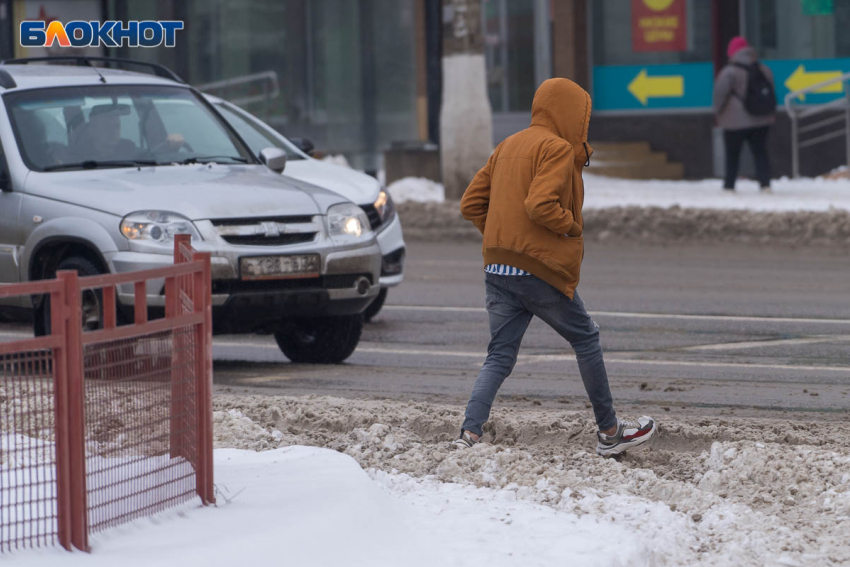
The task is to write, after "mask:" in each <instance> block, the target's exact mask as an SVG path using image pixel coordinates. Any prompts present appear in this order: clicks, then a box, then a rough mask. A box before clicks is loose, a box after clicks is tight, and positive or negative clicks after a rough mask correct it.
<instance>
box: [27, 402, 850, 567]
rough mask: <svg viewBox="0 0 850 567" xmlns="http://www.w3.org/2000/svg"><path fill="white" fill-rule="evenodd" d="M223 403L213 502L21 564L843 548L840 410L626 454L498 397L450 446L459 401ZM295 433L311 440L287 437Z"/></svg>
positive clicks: (697, 558) (686, 426) (688, 431)
mask: <svg viewBox="0 0 850 567" xmlns="http://www.w3.org/2000/svg"><path fill="white" fill-rule="evenodd" d="M214 403H215V406H216V408H215V409H216V411H215V413H214V421H215V430H214V431H215V438H216V444H217V446H219V447H221V446H223V445H232V446H234V447H236V448H235V449H224V448H220V449H217V450H216V452H215V459H216V486H217V489H218V505H217V507H209V508H204V509H201V508H198V507H197V506H196V505H187V506H184V507H182V508H180V509H178V510H176V511H172V512H169V513H166V514H165V515H160V516H158V517H155V518H152V519H145V520H140V521H137V522H135V523H134V524H130V525H126V526H123V527H120V528H116V529H113V530H108V531H106V532H103V533H100V534H97V535H96V536H95V537H94V538H93V542H92V543H93V551H94V553H93V554H92V555H90V556H87V555H85V554H80V553H76V554H66V553H64V552H61V551H58V550H47V551H35V552H31V551H25V552H20V553H16V554H15V555H13V556H11V557H12V558H13V560H14V561H15V564H16V565H21V566H23V567H29V566H41V565H55V564H57V563H59V560H60V559H61V560H62V562H61V563H63V564H64V563H68V564H72V563H74V562H80V563H82V562H85V563H86V565H94V566H95V567H97V566H98V565H101V564H102V565H104V566H105V565H116V564H120V565H128V566H130V567H132V566H134V565H150V564H157V565H159V564H161V565H184V564H186V563H191V564H195V563H198V564H204V565H232V564H236V563H239V564H242V563H245V564H251V565H258V566H262V565H277V564H280V563H281V562H282V561H284V562H285V563H286V564H292V565H311V566H324V565H370V566H372V565H375V566H383V565H388V566H389V565H393V566H395V565H447V566H452V565H457V566H466V565H469V564H482V565H488V566H492V567H502V566H508V565H522V566H525V565H600V566H601V565H614V566H622V567H626V566H629V567H632V566H633V567H663V566H674V565H694V566H724V567H725V566H733V567H734V566H739V565H740V566H744V565H770V566H774V565H775V566H779V565H782V566H813V567H814V566H818V567H820V566H834V565H841V564H847V563H848V562H850V549H849V548H848V547H847V545H846V542H847V539H848V537H850V524H848V520H850V435H848V433H850V424H847V423H844V422H833V423H800V422H795V423H794V424H789V423H786V422H776V421H769V420H743V419H716V420H710V419H702V420H700V421H699V422H695V421H687V422H677V421H675V420H673V419H668V420H664V421H662V422H661V423H660V424H659V432H658V437H657V439H656V440H655V441H654V443H653V445H652V446H651V447H649V448H647V449H645V450H643V451H635V452H633V453H630V454H628V455H626V456H625V457H624V458H622V459H621V460H620V461H619V462H618V461H615V460H611V459H601V458H599V457H598V456H596V455H595V454H594V453H593V452H592V447H593V433H594V427H593V424H592V420H591V416H590V412H589V411H587V412H570V411H563V410H548V409H527V410H515V409H511V408H500V409H498V410H497V411H495V412H494V415H493V418H492V419H491V421H490V422H489V423H488V425H487V427H486V429H485V438H484V440H485V442H484V443H481V444H479V445H476V446H475V447H474V448H473V449H472V450H469V451H458V450H452V449H450V448H449V446H448V440H449V439H451V438H452V437H453V436H454V435H456V431H457V426H458V424H459V423H460V420H461V418H462V410H463V408H462V407H450V406H441V405H434V404H428V403H422V402H412V401H411V402H399V401H392V400H342V399H336V398H325V397H313V396H310V397H302V398H289V397H272V396H262V397H261V396H250V397H241V396H233V395H219V396H217V397H216V399H215V402H214ZM276 444H277V445H280V446H281V447H284V448H275V446H276ZM296 444H299V445H314V446H318V447H322V448H311V447H303V446H300V447H299V446H292V447H286V446H287V445H296ZM257 449H267V450H262V451H260V452H254V451H253V450H257ZM329 449H333V450H329ZM361 467H362V468H361ZM364 470H365V472H364ZM165 520H167V521H165Z"/></svg>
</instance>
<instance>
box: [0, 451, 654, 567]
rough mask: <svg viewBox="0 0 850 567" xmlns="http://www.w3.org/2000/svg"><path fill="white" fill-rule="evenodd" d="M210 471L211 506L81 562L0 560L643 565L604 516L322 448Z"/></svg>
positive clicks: (104, 538)
mask: <svg viewBox="0 0 850 567" xmlns="http://www.w3.org/2000/svg"><path fill="white" fill-rule="evenodd" d="M215 465H216V475H217V481H216V484H217V485H218V486H219V487H220V489H221V490H223V491H225V493H224V494H222V495H221V496H220V497H219V502H218V505H217V506H216V507H210V508H200V507H198V505H197V504H192V505H188V506H184V507H183V508H181V509H179V510H177V511H171V512H167V513H164V514H161V515H160V516H157V517H154V518H151V519H146V520H141V521H137V522H136V523H134V524H131V525H128V526H124V527H121V528H116V529H113V530H111V531H109V532H106V533H104V534H98V535H95V536H94V537H93V538H92V554H91V555H86V554H83V553H67V552H65V551H62V550H59V549H50V550H36V551H31V550H27V551H20V552H17V553H15V554H14V555H11V556H7V557H6V558H5V559H11V561H12V562H13V563H14V565H16V567H47V566H55V565H67V566H73V565H78V564H79V565H86V566H87V567H99V566H103V567H113V566H115V565H121V566H122V567H133V566H136V565H138V566H139V567H142V566H144V567H148V566H150V565H157V566H161V567H167V566H171V565H173V566H180V567H187V566H192V565H204V566H219V565H220V566H231V565H251V566H253V567H263V566H273V565H299V566H300V565H303V566H310V567H324V566H328V567H330V566H343V565H345V566H347V567H354V566H361V565H362V566H364V567H367V566H368V567H380V566H387V567H394V566H397V565H404V566H406V567H407V566H423V567H425V566H435V565H442V566H453V565H457V566H458V567H460V566H467V565H487V566H489V567H501V566H505V565H517V566H533V565H556V564H557V565H564V564H566V565H587V566H594V565H599V566H603V565H615V566H616V565H650V564H651V563H650V562H649V558H650V557H651V555H652V553H651V551H649V550H648V548H647V546H648V544H647V542H645V541H642V538H641V537H640V536H639V534H634V533H631V532H630V531H629V530H627V529H626V528H625V527H624V526H621V525H616V524H613V523H611V522H610V521H609V520H607V519H606V518H600V517H594V516H589V515H588V516H583V517H578V516H577V515H576V514H574V513H569V512H563V511H558V510H555V509H553V508H550V507H547V506H542V505H539V504H535V503H532V502H527V501H525V500H522V499H517V498H516V494H515V493H514V492H511V491H507V492H505V491H495V490H491V489H488V488H475V487H470V486H464V485H458V484H453V483H441V482H436V481H433V480H432V481H422V480H418V479H415V478H412V477H409V476H407V475H389V474H387V473H382V472H377V471H372V478H370V476H369V475H367V473H365V472H364V471H363V470H362V469H361V468H360V466H359V465H358V464H357V462H356V461H355V460H354V459H353V458H351V457H349V456H347V455H344V454H342V453H338V452H336V451H332V450H329V449H320V448H315V447H299V446H295V447H287V448H283V449H276V450H271V451H264V452H259V453H257V452H253V451H245V450H237V449H218V450H216V451H215ZM373 479H374V480H373ZM228 493H229V494H228ZM658 507H659V509H661V508H663V510H661V514H662V516H663V515H664V513H665V510H666V513H667V515H669V509H668V508H666V507H664V506H660V505H659V506H658ZM659 519H661V520H663V518H659ZM612 541H615V542H617V544H616V545H611V542H612Z"/></svg>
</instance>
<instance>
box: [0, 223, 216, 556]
mask: <svg viewBox="0 0 850 567" xmlns="http://www.w3.org/2000/svg"><path fill="white" fill-rule="evenodd" d="M174 259H175V265H173V266H168V267H165V268H158V269H153V270H146V271H142V272H133V273H127V274H108V275H99V276H90V277H78V275H77V273H76V272H74V271H63V272H59V273H58V274H57V279H54V280H49V281H38V282H28V283H25V284H14V285H0V297H10V296H15V295H18V296H19V295H25V296H33V295H37V296H44V295H47V296H49V309H50V331H49V334H48V335H47V336H42V337H35V338H30V339H25V340H18V341H14V342H2V343H0V552H3V551H8V550H12V549H18V548H24V547H37V546H42V545H50V544H53V543H57V542H58V543H59V544H60V545H61V546H63V547H65V548H66V549H69V550H70V549H71V548H72V546H73V547H76V548H77V549H82V550H87V549H88V536H89V534H90V533H92V532H96V531H99V530H102V529H105V528H108V527H110V526H114V525H117V524H120V523H123V522H127V521H130V520H133V519H135V518H139V517H142V516H146V515H150V514H153V513H155V512H157V511H159V510H162V509H164V508H167V507H169V506H173V505H175V504H178V503H180V502H186V501H189V500H192V499H194V498H198V497H200V501H201V502H202V503H203V504H209V503H213V502H215V496H214V487H213V465H212V391H211V390H212V307H211V296H210V292H211V285H210V258H209V254H201V253H197V252H195V251H194V250H193V249H192V247H191V245H190V243H189V240H188V236H187V235H179V236H178V237H177V238H176V239H175V249H174ZM151 280H154V281H157V282H158V281H161V280H164V291H165V316H164V317H163V318H160V319H153V320H150V321H149V320H148V306H147V292H146V286H147V283H148V282H149V281H151ZM122 285H131V286H133V287H134V290H135V298H134V305H133V312H134V317H133V322H132V324H126V325H119V324H118V316H117V307H118V305H117V304H116V293H117V292H116V288H118V287H119V286H122ZM83 293H91V294H95V295H96V296H97V298H98V300H99V303H100V306H101V314H100V321H101V328H100V329H98V330H95V331H90V332H84V331H83V329H82V326H81V321H82V312H81V301H80V298H81V296H82V294H83Z"/></svg>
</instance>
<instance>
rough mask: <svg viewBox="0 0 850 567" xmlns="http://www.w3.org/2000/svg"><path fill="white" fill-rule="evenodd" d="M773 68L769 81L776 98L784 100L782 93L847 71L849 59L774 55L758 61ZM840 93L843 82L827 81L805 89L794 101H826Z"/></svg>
mask: <svg viewBox="0 0 850 567" xmlns="http://www.w3.org/2000/svg"><path fill="white" fill-rule="evenodd" d="M762 63H764V64H765V65H767V66H768V67H769V68H770V70H771V71H773V82H774V83H775V85H776V101H777V103H778V104H785V95H786V94H788V93H789V92H792V91H798V90H800V89H803V88H806V87H810V86H812V85H816V84H818V83H822V82H824V81H828V80H830V79H836V78H838V77H840V76H841V75H843V74H844V73H850V59H785V60H782V59H777V60H775V61H762ZM842 96H844V83H841V82H835V83H832V84H831V85H829V86H827V87H824V88H822V89H818V90H817V91H815V92H812V93H807V94H806V95H805V99H802V100H797V101H795V102H797V103H805V104H811V103H815V104H817V103H822V102H829V101H830V100H834V99H836V98H839V97H842Z"/></svg>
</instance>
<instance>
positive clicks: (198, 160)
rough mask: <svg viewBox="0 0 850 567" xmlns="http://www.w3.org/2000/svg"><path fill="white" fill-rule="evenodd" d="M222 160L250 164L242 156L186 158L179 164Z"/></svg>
mask: <svg viewBox="0 0 850 567" xmlns="http://www.w3.org/2000/svg"><path fill="white" fill-rule="evenodd" d="M220 159H230V160H233V161H236V162H239V163H248V160H247V159H246V158H243V157H240V156H194V157H190V158H186V159H184V160H183V161H178V162H177V163H179V164H181V165H189V164H192V163H208V162H211V161H212V162H216V163H217V162H218V160H220Z"/></svg>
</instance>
